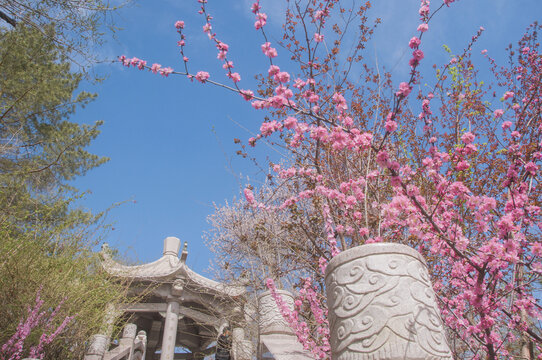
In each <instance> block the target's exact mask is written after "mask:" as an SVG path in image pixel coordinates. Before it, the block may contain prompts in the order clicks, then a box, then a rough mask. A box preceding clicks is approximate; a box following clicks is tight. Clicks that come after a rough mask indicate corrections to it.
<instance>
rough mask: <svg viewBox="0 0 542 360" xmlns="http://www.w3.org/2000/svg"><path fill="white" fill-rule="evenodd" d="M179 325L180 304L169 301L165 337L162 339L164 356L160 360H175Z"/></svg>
mask: <svg viewBox="0 0 542 360" xmlns="http://www.w3.org/2000/svg"><path fill="white" fill-rule="evenodd" d="M178 323H179V303H178V302H177V301H175V300H169V301H168V303H167V310H166V320H165V322H164V335H163V338H162V354H161V355H160V360H173V357H174V356H175V343H176V341H177V324H178Z"/></svg>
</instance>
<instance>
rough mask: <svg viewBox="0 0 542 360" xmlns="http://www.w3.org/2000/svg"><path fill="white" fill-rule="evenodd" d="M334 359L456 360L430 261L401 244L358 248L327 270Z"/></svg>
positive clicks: (340, 255) (347, 251)
mask: <svg viewBox="0 0 542 360" xmlns="http://www.w3.org/2000/svg"><path fill="white" fill-rule="evenodd" d="M325 284H326V294H327V304H328V317H329V324H330V343H331V349H332V359H334V360H354V359H360V360H377V359H387V360H399V359H408V360H415V359H416V360H422V359H423V360H428V359H435V360H437V359H439V360H440V359H452V354H451V351H450V348H449V346H448V343H447V341H446V336H445V332H444V327H443V323H442V320H441V318H440V312H439V309H438V307H437V303H436V300H435V294H434V292H433V288H432V286H431V281H430V278H429V274H428V272H427V265H426V263H425V260H424V259H423V257H422V256H421V255H420V254H419V253H418V252H417V251H415V250H414V249H412V248H410V247H408V246H405V245H400V244H391V243H379V244H368V245H363V246H358V247H355V248H352V249H349V250H346V251H344V252H343V253H341V254H339V255H337V256H336V257H334V258H333V259H332V260H331V261H330V263H329V265H328V267H327V269H326V274H325Z"/></svg>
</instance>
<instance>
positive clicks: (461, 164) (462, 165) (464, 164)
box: [455, 160, 470, 171]
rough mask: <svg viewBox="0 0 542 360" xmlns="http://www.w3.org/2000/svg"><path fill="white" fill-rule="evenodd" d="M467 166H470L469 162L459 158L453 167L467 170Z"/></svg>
mask: <svg viewBox="0 0 542 360" xmlns="http://www.w3.org/2000/svg"><path fill="white" fill-rule="evenodd" d="M468 168H470V164H469V163H468V162H466V161H465V160H461V161H460V162H458V163H457V165H456V166H455V169H456V170H458V171H463V170H467V169H468Z"/></svg>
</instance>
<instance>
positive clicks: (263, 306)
mask: <svg viewBox="0 0 542 360" xmlns="http://www.w3.org/2000/svg"><path fill="white" fill-rule="evenodd" d="M277 293H278V294H279V295H280V296H281V297H282V301H284V302H285V303H286V304H288V307H289V308H290V309H291V310H293V309H294V297H293V296H292V294H291V293H290V292H288V291H286V290H277ZM258 313H259V324H258V325H259V327H260V334H270V333H273V334H293V330H292V328H290V325H288V323H287V322H286V320H285V319H284V317H283V316H282V314H281V313H280V311H279V308H278V306H277V303H276V302H275V299H273V296H271V292H269V291H266V292H264V293H263V294H261V295H260V296H259V297H258Z"/></svg>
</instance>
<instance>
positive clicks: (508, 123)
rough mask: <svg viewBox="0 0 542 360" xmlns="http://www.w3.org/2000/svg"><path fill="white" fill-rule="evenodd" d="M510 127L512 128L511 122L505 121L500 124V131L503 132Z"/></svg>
mask: <svg viewBox="0 0 542 360" xmlns="http://www.w3.org/2000/svg"><path fill="white" fill-rule="evenodd" d="M510 126H512V122H510V121H505V122H503V123H502V129H503V130H506V129H509V128H510Z"/></svg>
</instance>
